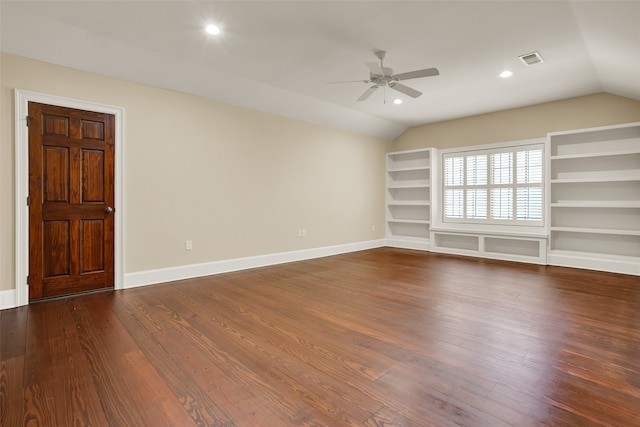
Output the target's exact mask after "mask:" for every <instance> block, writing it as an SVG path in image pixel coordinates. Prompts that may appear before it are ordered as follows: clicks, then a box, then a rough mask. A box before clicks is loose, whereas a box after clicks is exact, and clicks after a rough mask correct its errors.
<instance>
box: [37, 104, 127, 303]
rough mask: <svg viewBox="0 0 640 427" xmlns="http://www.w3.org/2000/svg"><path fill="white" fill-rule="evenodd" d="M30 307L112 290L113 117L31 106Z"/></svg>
mask: <svg viewBox="0 0 640 427" xmlns="http://www.w3.org/2000/svg"><path fill="white" fill-rule="evenodd" d="M29 116H30V123H29V198H30V200H31V202H30V206H29V299H30V300H37V299H42V298H50V297H56V296H61V295H67V294H72V293H76V292H86V291H93V290H98V289H105V288H113V283H114V276H113V273H114V271H113V262H114V241H113V239H114V214H113V213H107V212H106V209H107V207H113V204H114V126H115V122H114V116H113V115H110V114H103V113H95V112H89V111H82V110H76V109H72V108H64V107H56V106H51V105H44V104H38V103H29Z"/></svg>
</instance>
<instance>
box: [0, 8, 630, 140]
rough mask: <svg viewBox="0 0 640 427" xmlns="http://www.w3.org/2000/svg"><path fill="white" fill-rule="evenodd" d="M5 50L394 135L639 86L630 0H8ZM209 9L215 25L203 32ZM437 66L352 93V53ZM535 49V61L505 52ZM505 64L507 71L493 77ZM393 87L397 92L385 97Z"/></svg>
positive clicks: (361, 74) (410, 66)
mask: <svg viewBox="0 0 640 427" xmlns="http://www.w3.org/2000/svg"><path fill="white" fill-rule="evenodd" d="M0 7H1V9H0V13H1V19H2V20H1V24H2V29H1V33H0V36H1V39H0V42H1V48H2V50H3V51H4V52H8V53H13V54H17V55H22V56H26V57H30V58H35V59H38V60H42V61H47V62H51V63H56V64H60V65H64V66H69V67H73V68H77V69H81V70H86V71H92V72H97V73H100V74H104V75H109V76H114V77H118V78H123V79H127V80H132V81H136V82H140V83H146V84H150V85H153V86H158V87H163V88H167V89H172V90H177V91H181V92H186V93H191V94H196V95H199V96H203V97H207V98H212V99H217V100H221V101H224V102H229V103H232V104H236V105H241V106H246V107H249V108H255V109H259V110H263V111H270V112H274V113H277V114H283V115H287V116H291V117H296V118H300V119H303V120H308V121H312V122H317V123H322V124H327V125H330V126H334V127H339V128H343V129H347V130H351V131H354V132H359V133H365V134H370V135H375V136H380V137H383V138H388V139H393V138H395V137H396V136H397V135H399V134H400V133H401V132H403V131H404V130H405V129H406V128H407V127H410V126H415V125H418V124H423V123H432V122H437V121H442V120H448V119H453V118H459V117H464V116H469V115H475V114H481V113H487V112H492V111H498V110H504V109H509V108H514V107H520V106H526V105H532V104H537V103H541V102H547V101H552V100H557V99H564V98H569V97H574V96H580V95H587V94H592V93H597V92H603V91H604V92H610V93H613V94H617V95H621V96H626V97H629V98H633V99H640V24H638V23H639V22H640V1H466V2H462V1H408V2H405V1H375V2H374V1H265V0H263V1H227V2H218V1H215V2H214V1H187V0H185V1H110V2H104V1H29V0H21V1H7V0H2V1H1V3H0ZM209 22H215V23H218V24H219V25H220V26H221V27H222V28H223V34H222V35H221V36H219V37H211V36H209V35H207V34H206V33H204V31H203V28H204V26H205V24H207V23H209ZM375 50H386V51H387V52H388V57H387V59H386V60H385V65H386V66H389V67H391V68H393V69H394V71H395V72H396V73H401V72H406V71H412V70H415V69H422V68H430V67H437V68H438V69H439V70H440V75H439V76H437V77H428V78H422V79H416V80H409V81H406V82H404V83H405V84H407V85H408V86H411V87H413V88H415V89H418V90H420V91H422V92H424V94H423V95H422V96H421V97H419V98H417V99H412V98H409V97H407V96H405V95H402V94H399V93H397V92H395V91H392V90H390V89H387V91H386V99H387V103H386V104H385V103H383V95H384V94H383V91H382V90H378V91H377V92H376V93H374V94H373V95H372V96H371V98H369V99H368V100H367V101H365V102H356V99H357V98H358V97H359V96H360V95H361V94H362V93H363V92H364V91H365V89H366V88H367V87H368V85H366V84H364V83H343V84H327V82H331V81H340V80H358V79H362V80H364V79H367V78H368V69H367V68H366V67H365V65H364V61H376V57H375V56H374V53H373V52H374V51H375ZM533 51H539V52H540V53H541V55H542V56H543V57H544V59H545V62H544V63H542V64H538V65H534V66H531V67H526V66H525V65H524V64H522V63H521V62H520V61H519V60H518V55H522V54H526V53H530V52H533ZM507 68H508V69H511V70H512V71H513V72H514V76H513V77H511V78H510V79H500V78H498V77H497V76H498V74H499V73H500V72H501V71H503V70H504V69H507ZM396 97H398V98H401V99H403V100H404V103H403V104H402V105H399V106H398V105H394V104H393V103H391V102H389V101H391V100H393V99H395V98H396Z"/></svg>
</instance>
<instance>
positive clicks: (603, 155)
mask: <svg viewBox="0 0 640 427" xmlns="http://www.w3.org/2000/svg"><path fill="white" fill-rule="evenodd" d="M548 143H549V150H548V163H547V164H548V165H549V187H548V188H549V191H548V203H547V206H548V218H549V219H550V221H549V223H550V226H549V234H550V238H549V247H548V254H547V262H548V263H549V264H552V265H561V266H567V267H578V268H587V269H595V270H605V271H612V272H618V273H626V274H635V275H640V123H630V124H625V125H617V126H607V127H600V128H592V129H582V130H576V131H568V132H556V133H550V134H549V135H548Z"/></svg>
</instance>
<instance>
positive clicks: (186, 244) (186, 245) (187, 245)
mask: <svg viewBox="0 0 640 427" xmlns="http://www.w3.org/2000/svg"><path fill="white" fill-rule="evenodd" d="M184 249H185V250H186V251H190V250H191V249H193V242H192V241H191V240H187V241H186V242H184Z"/></svg>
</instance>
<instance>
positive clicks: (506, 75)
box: [500, 70, 513, 79]
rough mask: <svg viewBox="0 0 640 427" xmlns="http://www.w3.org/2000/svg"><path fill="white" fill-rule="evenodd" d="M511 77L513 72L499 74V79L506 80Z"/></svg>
mask: <svg viewBox="0 0 640 427" xmlns="http://www.w3.org/2000/svg"><path fill="white" fill-rule="evenodd" d="M511 76H513V71H509V70H504V71H503V72H501V73H500V77H502V78H503V79H508V78H509V77H511Z"/></svg>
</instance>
